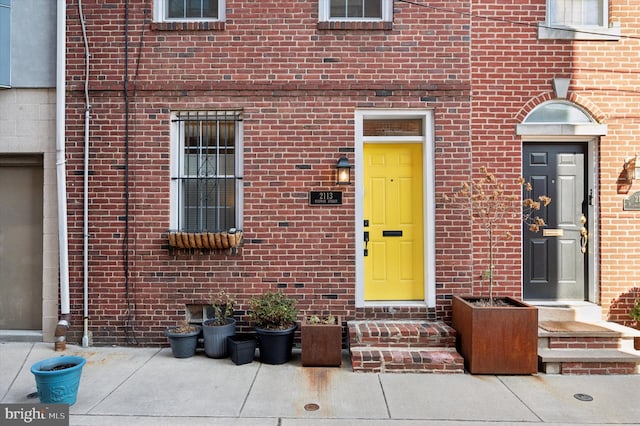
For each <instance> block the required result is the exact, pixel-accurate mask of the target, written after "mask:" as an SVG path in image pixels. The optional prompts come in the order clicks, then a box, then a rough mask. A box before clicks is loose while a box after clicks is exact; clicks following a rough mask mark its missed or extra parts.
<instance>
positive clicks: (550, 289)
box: [523, 144, 588, 300]
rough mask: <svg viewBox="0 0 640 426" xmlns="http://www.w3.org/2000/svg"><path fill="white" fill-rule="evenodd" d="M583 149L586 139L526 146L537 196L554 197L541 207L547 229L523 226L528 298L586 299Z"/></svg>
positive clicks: (530, 178) (528, 177)
mask: <svg viewBox="0 0 640 426" xmlns="http://www.w3.org/2000/svg"><path fill="white" fill-rule="evenodd" d="M584 149H585V148H584V145H583V144H525V145H524V146H523V173H524V177H525V179H526V180H528V181H529V182H531V184H532V185H533V196H534V198H537V197H538V196H539V195H544V194H546V195H548V196H550V197H551V199H552V202H551V204H550V205H549V206H548V207H547V208H546V209H544V210H543V211H541V212H540V216H541V217H542V218H543V219H544V220H545V223H546V226H545V227H544V229H543V230H542V231H541V232H537V233H532V232H530V231H529V230H528V229H527V228H526V227H525V229H524V231H523V255H524V259H523V263H524V265H523V273H524V277H523V286H524V297H525V299H529V300H585V297H586V295H587V291H586V285H587V282H588V279H587V255H586V254H585V253H583V252H582V250H581V248H582V244H581V229H582V227H583V223H582V221H583V220H584V221H586V220H587V204H586V192H587V191H586V187H585V175H584V169H585V166H584V161H585V160H584V157H585V155H584ZM584 226H586V225H584Z"/></svg>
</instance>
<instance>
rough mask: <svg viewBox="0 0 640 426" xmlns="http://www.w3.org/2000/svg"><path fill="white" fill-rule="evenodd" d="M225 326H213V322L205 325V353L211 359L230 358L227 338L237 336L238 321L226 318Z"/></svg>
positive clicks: (206, 322) (209, 321) (207, 322)
mask: <svg viewBox="0 0 640 426" xmlns="http://www.w3.org/2000/svg"><path fill="white" fill-rule="evenodd" d="M226 321H227V323H226V324H225V325H211V323H213V320H208V321H205V322H204V323H203V327H202V332H203V337H204V353H205V354H207V356H208V357H209V358H226V357H228V356H229V345H228V343H227V337H229V336H234V335H235V334H236V320H235V319H233V318H226Z"/></svg>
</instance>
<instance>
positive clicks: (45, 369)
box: [31, 355, 87, 405]
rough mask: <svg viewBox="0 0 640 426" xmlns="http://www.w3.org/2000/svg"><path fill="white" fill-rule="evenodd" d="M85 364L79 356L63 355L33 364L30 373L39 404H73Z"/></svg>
mask: <svg viewBox="0 0 640 426" xmlns="http://www.w3.org/2000/svg"><path fill="white" fill-rule="evenodd" d="M86 362H87V361H86V360H85V359H84V358H83V357H81V356H67V355H65V356H59V357H56V358H48V359H45V360H42V361H39V362H36V363H35V364H33V365H32V366H31V373H32V374H33V375H34V376H35V379H36V387H37V389H38V398H40V402H41V403H42V404H67V405H73V404H75V403H76V398H77V396H78V388H79V387H80V376H81V375H82V367H84V365H85V364H86Z"/></svg>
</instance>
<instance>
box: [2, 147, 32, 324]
mask: <svg viewBox="0 0 640 426" xmlns="http://www.w3.org/2000/svg"><path fill="white" fill-rule="evenodd" d="M29 163H35V164H34V165H33V166H31V165H29ZM42 184H43V169H42V165H41V159H40V157H38V158H31V157H28V156H25V158H24V159H22V158H17V157H16V156H8V157H6V158H3V157H1V156H0V200H2V202H1V203H0V294H1V295H2V297H0V329H8V330H41V329H42Z"/></svg>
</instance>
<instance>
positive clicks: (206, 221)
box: [171, 111, 242, 232]
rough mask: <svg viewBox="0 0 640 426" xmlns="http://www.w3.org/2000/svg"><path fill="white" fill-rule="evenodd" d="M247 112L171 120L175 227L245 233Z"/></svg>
mask: <svg viewBox="0 0 640 426" xmlns="http://www.w3.org/2000/svg"><path fill="white" fill-rule="evenodd" d="M241 124H242V112H241V111H208V112H202V111H197V112H180V113H177V114H176V115H175V116H174V117H173V119H172V126H171V129H172V142H173V144H172V146H173V151H172V152H173V155H172V156H171V161H172V179H171V190H172V197H171V199H172V218H171V227H172V228H173V229H177V230H179V231H184V232H219V231H225V230H228V229H230V228H241V210H242V209H241V206H242V202H241V199H242V178H241V173H240V170H241V168H242V163H241V159H242V155H241V153H242V149H241V147H240V144H241V139H242V137H241V135H242V127H241Z"/></svg>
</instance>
